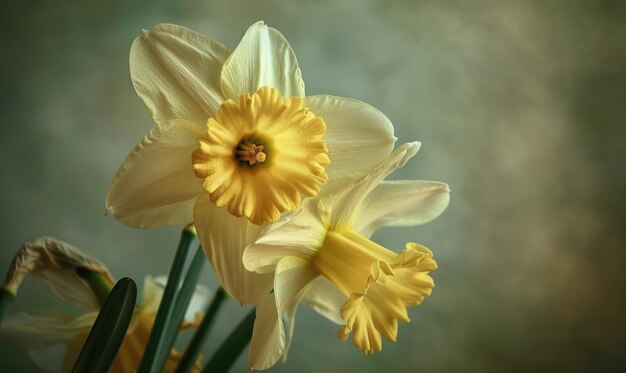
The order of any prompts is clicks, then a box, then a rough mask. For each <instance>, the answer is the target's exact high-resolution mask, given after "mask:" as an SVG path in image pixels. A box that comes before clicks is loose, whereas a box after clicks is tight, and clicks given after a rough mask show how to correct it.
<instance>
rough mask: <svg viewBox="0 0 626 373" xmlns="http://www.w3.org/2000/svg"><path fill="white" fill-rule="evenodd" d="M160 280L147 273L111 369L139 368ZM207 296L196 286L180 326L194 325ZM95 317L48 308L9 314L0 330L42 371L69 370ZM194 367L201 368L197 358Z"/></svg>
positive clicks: (173, 363) (170, 366) (175, 355)
mask: <svg viewBox="0 0 626 373" xmlns="http://www.w3.org/2000/svg"><path fill="white" fill-rule="evenodd" d="M163 282H164V279H161V278H157V279H153V278H152V277H150V276H147V277H146V278H145V279H144V290H143V296H142V302H141V307H139V308H138V309H137V310H136V311H135V312H134V314H133V318H132V320H131V323H130V325H129V327H128V330H127V332H126V336H125V337H124V341H123V342H122V345H121V346H120V349H119V351H118V352H117V356H116V357H115V360H114V361H113V365H112V371H113V372H114V373H127V372H132V371H136V370H137V369H138V368H139V364H140V363H141V358H142V356H143V352H144V350H145V349H146V345H147V343H148V337H149V336H150V332H151V330H152V325H153V324H154V319H155V317H156V313H157V310H158V307H159V302H160V301H161V296H162V294H163V286H164V283H163ZM77 286H80V285H78V284H76V285H75V286H73V287H70V288H69V289H68V291H71V290H72V289H76V288H77ZM208 298H209V295H208V293H207V290H206V289H203V288H201V287H198V288H197V289H196V292H195V293H194V299H193V300H192V302H191V304H190V306H189V309H188V310H187V314H186V315H185V322H184V323H183V329H187V328H196V327H197V324H198V323H197V321H196V319H197V317H196V314H197V313H198V312H200V311H202V310H203V309H204V307H205V306H206V304H207V302H208ZM97 317H98V311H92V312H89V313H86V314H84V315H81V316H78V317H76V316H74V315H72V314H69V313H64V312H54V311H50V310H47V311H45V312H42V313H37V314H17V315H9V316H8V317H7V318H6V319H5V321H4V323H3V324H2V326H0V333H1V334H3V335H5V336H6V337H7V338H9V339H11V340H13V341H15V342H16V343H18V344H19V345H21V346H23V347H24V348H26V349H27V350H28V352H29V354H30V356H31V357H32V358H33V360H34V361H35V363H36V364H37V365H38V366H39V367H40V368H41V369H43V370H44V371H54V372H58V371H61V372H71V371H72V367H73V366H74V362H75V361H76V359H77V358H78V355H79V354H80V351H81V349H82V347H83V344H84V343H85V340H86V339H87V336H88V335H89V331H90V330H91V327H92V326H93V323H94V322H95V321H96V318H97ZM180 359H181V354H180V353H179V352H178V351H176V350H172V351H170V355H169V357H168V359H167V361H166V363H165V367H164V371H165V372H174V371H175V370H176V367H177V366H178V362H179V361H180ZM194 371H197V372H199V371H201V367H200V364H199V362H197V363H196V366H195V368H194Z"/></svg>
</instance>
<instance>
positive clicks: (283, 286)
mask: <svg viewBox="0 0 626 373" xmlns="http://www.w3.org/2000/svg"><path fill="white" fill-rule="evenodd" d="M419 145H420V144H419V143H409V144H404V145H402V146H401V147H400V148H399V149H397V150H396V151H395V152H394V153H393V154H392V155H391V156H389V158H387V159H386V160H385V161H384V162H382V163H381V164H380V165H378V166H377V167H375V168H374V169H373V170H372V171H371V172H370V173H369V174H367V175H366V176H365V177H363V178H362V179H360V180H359V181H358V182H355V183H354V184H352V185H350V186H348V187H346V188H343V189H342V190H340V191H338V193H336V194H334V195H332V196H328V197H324V198H315V199H310V200H308V201H306V202H305V204H304V206H303V208H302V209H301V210H300V211H298V212H297V213H295V214H293V215H291V216H289V217H287V218H285V219H283V220H281V221H279V222H277V223H275V224H273V225H271V226H269V227H268V228H267V230H266V231H265V232H263V234H261V235H260V237H259V238H258V240H257V241H256V242H254V243H253V244H251V245H250V246H249V247H248V248H247V249H246V250H245V253H244V256H243V262H244V265H245V267H246V268H247V269H249V270H251V271H257V272H259V273H274V299H273V300H274V302H266V303H262V304H260V305H259V306H258V308H259V311H257V321H256V323H255V330H254V333H253V337H252V345H251V347H250V360H251V362H253V364H254V363H256V364H257V365H256V366H255V365H253V366H252V367H253V368H257V369H267V368H269V367H270V366H271V365H273V364H274V363H275V362H276V360H277V359H278V358H279V357H280V354H279V352H280V350H279V349H275V350H268V349H267V347H266V346H267V345H278V346H283V348H284V346H285V345H286V348H284V350H286V349H288V346H289V341H290V340H291V336H292V334H293V327H294V318H295V312H296V308H297V306H298V304H299V303H301V302H302V303H304V304H305V305H307V306H310V307H312V308H313V309H315V310H316V311H318V312H319V313H321V314H322V315H324V316H326V317H327V318H329V319H330V320H332V321H334V322H336V323H338V324H341V325H343V326H342V327H341V329H340V331H339V338H341V339H344V340H345V339H347V338H348V336H349V335H350V334H352V335H353V337H352V341H353V343H354V345H355V346H356V347H357V348H359V349H360V350H362V351H363V352H364V353H366V354H369V353H373V352H376V351H380V350H381V349H382V339H381V335H382V336H384V337H386V339H388V340H390V341H395V339H396V336H397V328H398V320H400V321H404V322H408V321H409V318H408V314H407V309H406V307H408V306H415V305H418V304H419V303H421V302H422V300H423V299H424V297H426V296H428V295H430V293H431V290H432V288H433V286H434V284H433V280H432V278H431V277H430V276H429V275H428V272H430V271H432V270H435V269H436V268H437V265H436V263H435V261H434V260H433V258H432V257H433V255H432V252H431V251H430V250H428V249H427V248H426V247H424V246H422V245H419V244H417V243H412V242H410V243H407V244H406V246H405V248H404V249H403V250H401V251H400V252H399V253H396V252H393V251H391V250H389V249H387V248H385V247H383V246H380V245H379V244H377V243H375V242H373V241H371V240H370V239H369V237H370V236H371V235H372V234H373V232H374V231H375V230H376V229H378V228H380V227H383V226H413V225H418V224H424V223H426V222H429V221H431V220H433V219H435V218H436V217H437V216H439V215H440V214H441V213H442V212H443V211H444V210H445V209H446V207H447V206H448V203H449V198H450V197H449V189H448V186H447V185H446V184H444V183H440V182H435V181H422V180H406V181H383V179H384V178H385V177H386V176H387V175H388V174H390V173H391V172H393V170H395V169H397V168H399V167H402V166H403V165H404V164H405V163H406V162H407V161H408V160H409V159H410V158H411V157H413V156H414V155H415V153H416V152H417V150H418V149H419ZM283 315H284V316H286V318H287V321H288V326H289V332H288V334H287V342H286V343H285V341H284V338H285V332H284V330H283V324H282V321H281V320H282V316H283Z"/></svg>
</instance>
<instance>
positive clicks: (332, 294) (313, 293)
mask: <svg viewBox="0 0 626 373" xmlns="http://www.w3.org/2000/svg"><path fill="white" fill-rule="evenodd" d="M347 300H348V297H346V296H345V295H344V294H343V293H342V292H341V290H339V289H338V288H337V286H335V285H334V284H333V283H332V282H330V281H328V279H326V278H325V277H322V276H319V277H318V278H316V279H315V280H314V281H313V282H312V283H311V286H310V287H309V290H308V291H307V292H306V294H305V295H304V298H302V304H303V305H305V306H307V307H309V308H311V309H313V310H314V311H315V312H317V313H319V314H320V315H322V316H324V317H325V318H327V319H328V320H330V321H332V322H334V323H335V324H343V323H344V320H343V319H342V318H341V315H340V314H339V311H340V310H341V306H343V305H344V303H346V301H347Z"/></svg>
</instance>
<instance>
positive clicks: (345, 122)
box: [106, 22, 395, 304]
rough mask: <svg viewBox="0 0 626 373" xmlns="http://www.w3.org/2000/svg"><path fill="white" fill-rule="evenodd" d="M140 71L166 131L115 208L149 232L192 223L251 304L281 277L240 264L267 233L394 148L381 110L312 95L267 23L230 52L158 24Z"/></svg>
mask: <svg viewBox="0 0 626 373" xmlns="http://www.w3.org/2000/svg"><path fill="white" fill-rule="evenodd" d="M130 71H131V77H132V81H133V84H134V86H135V89H136V91H137V93H138V95H139V97H140V98H141V99H142V100H143V102H144V103H145V105H146V106H147V108H148V111H149V112H150V114H151V115H152V118H153V119H154V121H155V122H156V124H157V126H155V127H154V128H153V129H152V130H151V131H150V132H149V133H148V134H147V135H146V137H145V138H144V139H143V140H142V141H141V142H140V143H139V144H138V145H137V147H136V148H135V149H134V150H133V151H132V152H131V154H130V155H129V156H128V157H127V158H126V160H125V161H124V163H123V164H122V166H121V168H120V169H119V171H118V173H117V175H116V176H115V178H114V179H113V181H112V183H111V186H110V188H109V191H108V194H107V196H106V209H107V213H108V214H110V215H113V216H114V217H115V218H116V219H117V220H119V221H121V222H123V223H125V224H128V225H130V226H133V227H139V228H157V227H163V226H172V225H185V224H189V223H194V224H195V227H196V229H197V231H198V236H199V238H200V240H201V243H202V247H203V249H204V250H205V253H206V255H207V257H208V258H209V261H210V262H211V264H212V266H213V269H214V271H215V274H216V275H217V277H218V278H219V280H220V281H221V283H222V285H223V287H224V288H225V290H226V291H227V292H228V293H229V294H230V295H231V296H233V297H234V298H236V299H237V300H238V301H239V302H241V303H242V304H246V303H256V302H257V301H259V300H260V299H261V298H262V297H263V296H265V295H267V294H268V292H269V291H270V290H271V288H272V276H271V275H259V274H256V273H253V272H248V271H246V270H245V269H244V268H243V265H242V264H241V256H242V253H243V250H244V248H245V247H246V246H247V245H248V244H249V243H250V242H252V241H253V240H254V239H255V238H256V236H257V234H258V232H259V230H260V229H261V227H262V226H263V225H264V224H267V223H272V222H275V221H277V220H278V219H279V218H280V217H281V216H282V215H283V214H284V213H287V212H293V211H296V210H297V209H298V208H299V207H300V204H301V201H302V199H303V198H305V197H313V196H316V195H318V194H320V195H327V194H330V193H332V192H333V191H336V190H338V189H339V188H340V187H342V186H343V185H346V184H349V183H351V182H353V181H354V180H356V179H358V178H359V177H361V176H363V175H364V174H365V173H366V172H367V170H369V169H370V168H371V167H373V166H374V165H375V164H377V163H379V162H380V161H381V160H382V159H384V158H385V157H386V156H388V155H389V153H390V152H391V149H392V148H393V142H394V141H395V137H394V136H393V127H392V125H391V123H390V121H389V119H388V118H387V117H385V115H383V114H382V113H381V112H380V111H378V110H377V109H375V108H373V107H372V106H369V105H367V104H365V103H363V102H359V101H356V100H353V99H347V98H340V97H333V96H326V95H317V96H309V97H305V91H304V82H303V80H302V74H301V71H300V68H299V66H298V62H297V60H296V56H295V54H294V52H293V50H292V49H291V47H290V45H289V43H288V42H287V40H285V38H284V37H283V35H282V34H280V32H278V31H277V30H275V29H273V28H270V27H268V26H266V25H265V24H263V23H262V22H258V23H255V24H254V25H252V26H251V27H250V28H249V29H248V31H247V32H246V33H245V35H244V37H243V39H242V40H241V42H240V43H239V45H238V46H237V48H235V50H234V51H232V52H231V51H229V50H228V49H227V48H226V47H224V46H223V45H222V44H220V43H219V42H217V41H215V40H213V39H211V38H210V37H208V36H204V35H201V34H198V33H196V32H193V31H191V30H188V29H186V28H183V27H180V26H175V25H168V24H162V25H158V26H156V27H154V28H153V29H152V30H150V31H144V33H143V34H142V35H141V36H140V37H139V38H137V39H136V40H135V42H134V43H133V46H132V48H131V52H130Z"/></svg>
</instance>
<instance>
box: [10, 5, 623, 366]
mask: <svg viewBox="0 0 626 373" xmlns="http://www.w3.org/2000/svg"><path fill="white" fill-rule="evenodd" d="M1 4H2V5H1V9H0V30H1V32H0V40H1V43H0V46H1V48H2V51H1V53H2V57H1V58H0V81H1V84H2V86H1V88H2V89H1V90H0V114H1V116H0V118H1V121H2V124H1V125H0V165H1V166H0V167H1V169H0V171H1V175H2V182H1V183H0V201H1V205H0V206H1V208H0V219H1V220H0V223H1V224H0V230H1V231H0V233H1V234H0V237H2V242H1V245H2V251H1V256H0V271H1V272H4V270H5V268H6V267H7V265H8V264H9V262H10V260H11V258H12V255H13V254H14V252H15V251H16V250H17V249H18V248H19V247H20V244H21V243H23V242H24V241H26V240H30V239H34V238H36V237H39V236H42V235H52V236H56V237H58V238H61V239H63V240H66V241H68V242H70V243H72V244H74V245H76V246H78V247H81V248H83V249H85V250H88V251H90V252H91V253H93V254H95V255H96V256H98V257H99V258H100V259H102V260H103V261H104V262H105V263H107V264H108V266H109V267H110V269H111V270H112V272H113V273H114V274H115V276H117V277H122V276H131V277H133V278H135V279H136V280H138V282H139V283H141V282H142V279H143V277H144V275H145V274H148V273H151V274H164V273H167V271H168V269H169V263H170V261H171V259H172V257H173V253H174V248H175V247H176V244H177V241H178V229H163V230H156V231H144V230H135V229H132V228H128V227H126V226H124V225H121V224H119V223H117V222H115V221H114V219H112V218H110V217H105V216H104V195H105V192H106V190H107V187H108V184H109V182H110V180H111V178H112V176H113V175H114V173H115V171H116V170H117V168H118V166H119V165H120V163H121V162H122V160H123V159H124V158H125V156H126V154H127V153H128V152H129V151H130V150H131V149H132V147H133V146H134V145H135V144H136V142H137V141H139V140H140V139H141V138H142V137H143V136H144V134H145V133H146V132H147V130H148V129H149V128H150V127H151V126H152V123H151V120H150V118H149V116H148V113H147V111H146V110H145V109H144V107H143V105H142V103H141V102H140V100H139V99H138V98H137V97H136V95H135V92H134V90H133V88H132V85H131V82H130V78H129V72H128V52H129V49H130V45H131V43H132V41H133V39H134V38H135V37H136V36H137V35H139V33H140V31H141V29H148V28H150V27H152V26H153V25H155V24H157V23H161V22H169V23H177V24H181V25H184V26H187V27H190V28H192V29H194V30H197V31H199V32H202V33H205V34H208V35H211V36H212V37H214V38H215V39H217V40H219V41H221V42H223V43H224V44H225V45H227V46H228V47H230V48H234V47H235V46H236V45H237V43H238V41H239V39H240V38H241V36H242V35H243V33H244V32H245V30H246V28H247V27H248V26H249V25H250V24H252V23H253V22H255V21H257V20H260V19H262V20H264V21H266V22H267V23H268V24H269V25H271V26H273V27H276V28H278V29H279V30H280V31H281V32H282V33H283V34H284V35H285V36H286V37H287V39H288V40H289V41H290V43H291V45H292V46H293V48H294V49H295V51H296V54H297V56H298V59H299V62H300V66H301V68H302V71H303V74H304V79H305V83H306V88H307V93H308V94H319V93H328V94H334V95H340V96H348V97H354V98H357V99H360V100H363V101H366V102H368V103H370V104H372V105H374V106H376V107H378V108H380V109H381V110H382V111H383V112H385V113H386V114H387V115H388V116H389V118H391V120H392V121H393V123H394V125H395V128H396V136H397V137H398V138H399V141H400V142H406V141H410V140H420V141H422V143H423V146H422V150H421V151H420V153H419V154H418V156H417V157H416V158H415V159H414V160H413V161H412V162H411V163H409V165H408V166H407V167H406V168H405V169H403V170H402V171H401V172H399V173H398V174H396V175H394V177H396V178H400V177H401V178H413V179H415V178H418V179H433V180H442V181H446V182H448V183H449V184H450V186H451V189H452V202H451V204H450V207H449V208H448V210H447V211H446V213H444V214H443V216H442V217H441V218H439V219H438V220H436V221H435V222H433V223H431V224H428V225H425V226H421V227H417V228H407V229H386V230H384V231H381V232H379V233H377V234H376V236H375V239H376V240H378V241H379V242H380V243H382V244H383V245H385V246H387V247H390V248H399V247H401V246H402V245H403V244H404V242H406V241H410V240H414V241H418V242H421V243H424V244H425V245H427V246H428V247H430V248H432V249H433V251H434V252H435V258H436V259H437V261H438V263H439V269H438V270H437V271H436V272H434V276H433V277H434V278H435V282H436V288H435V290H434V292H433V295H432V296H431V297H430V298H428V299H427V300H426V301H425V302H424V303H423V305H422V306H420V307H417V308H413V309H411V310H410V316H411V318H412V323H411V324H403V325H401V326H400V332H399V338H398V342H397V343H385V344H384V346H383V352H381V353H378V354H376V355H374V356H367V357H366V356H363V355H362V354H361V353H360V352H359V351H357V350H356V349H355V348H354V347H353V346H352V345H351V343H350V342H341V341H339V340H338V339H337V337H336V332H337V330H338V327H337V326H335V325H332V324H331V323H329V322H327V321H326V320H325V319H323V318H322V317H320V316H318V315H317V314H315V313H314V312H312V311H310V310H308V309H304V308H301V311H300V312H299V314H298V324H297V326H296V335H295V340H294V343H293V346H292V349H291V351H290V353H289V360H288V361H287V363H286V364H282V363H279V364H278V365H276V366H275V367H274V368H273V370H274V371H276V372H292V371H299V372H302V373H304V372H318V371H330V372H336V371H359V372H459V371H471V372H503V371H506V372H530V371H550V372H554V371H567V372H583V371H585V372H586V371H598V372H612V371H625V370H626V351H625V349H626V299H625V297H626V274H625V272H626V229H625V228H626V227H625V226H626V224H625V223H626V216H625V215H626V214H624V209H625V207H626V193H625V192H626V102H625V98H626V6H625V4H626V3H625V2H623V1H619V0H616V1H609V0H604V1H574V0H571V1H568V0H563V1H550V0H548V1H512V0H511V1H498V0H493V1H490V0H479V1H463V0H459V1H433V0H421V1H409V0H406V1H385V0H369V1H367V0H366V1H358V0H342V1H331V0H318V1H299V2H298V1H261V0H259V1H243V0H237V1H225V0H224V1H199V0H194V1H182V2H170V3H165V2H163V1H121V0H115V1H106V2H105V1H65V2H49V1H9V0H2V3H1ZM208 272H209V271H208V270H207V274H206V275H205V277H204V279H203V282H204V283H205V285H207V286H209V287H212V288H214V287H215V286H216V282H215V279H214V278H213V277H212V275H210V274H209V273H208ZM62 307H64V306H63V305H62V304H61V303H60V302H58V301H57V300H56V298H54V297H53V296H52V295H51V294H48V293H46V292H45V291H44V288H43V287H42V286H41V285H39V284H38V283H36V282H34V281H32V280H29V281H27V282H26V283H25V284H24V286H23V287H22V289H21V292H20V294H19V296H18V299H17V301H16V302H15V304H14V306H13V308H12V310H11V311H12V312H19V311H28V310H34V309H41V308H62ZM246 312H247V311H246V310H240V308H239V306H238V305H236V304H235V303H234V302H231V303H230V304H229V305H228V306H227V307H225V309H224V312H222V313H221V314H220V315H219V319H218V322H219V324H218V325H217V326H216V328H215V330H214V332H215V334H213V336H214V339H213V340H211V341H210V342H209V343H208V344H207V348H206V352H207V354H210V352H211V351H212V350H213V349H214V348H215V347H216V346H217V345H218V341H219V340H220V339H221V338H223V337H224V336H225V335H226V334H227V333H228V331H229V330H230V328H231V327H232V326H233V325H234V323H236V322H237V320H238V319H239V318H241V317H243V315H244V314H245V313H246ZM0 344H1V346H0V351H1V352H0V370H1V371H31V370H33V371H34V368H33V367H32V365H29V363H28V360H27V355H26V354H25V353H24V352H23V351H22V350H20V349H19V348H17V347H14V346H11V347H9V346H8V345H7V342H6V341H0ZM233 371H238V372H245V371H247V365H246V359H245V358H241V359H240V360H239V361H238V363H237V365H236V367H235V369H233Z"/></svg>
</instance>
